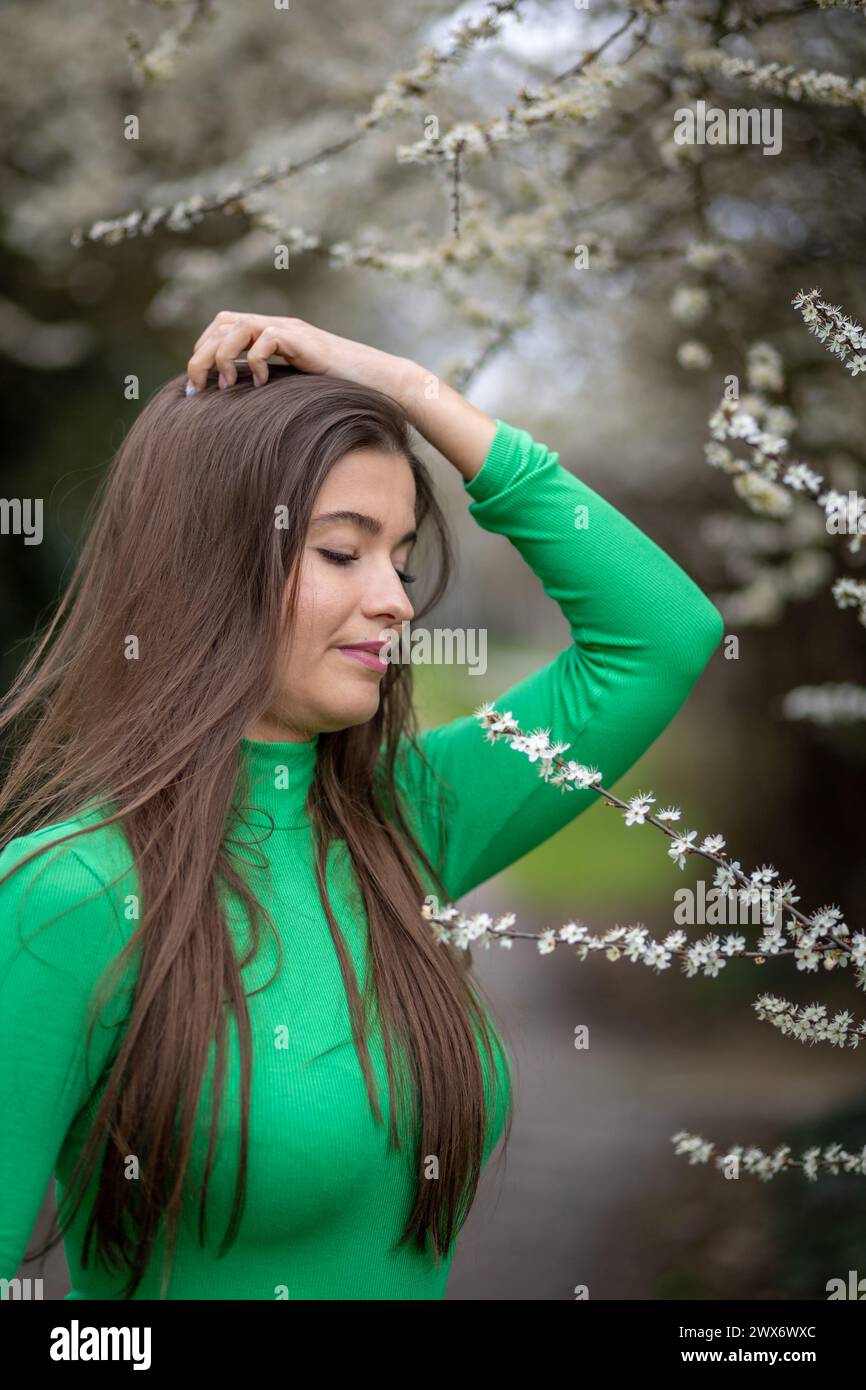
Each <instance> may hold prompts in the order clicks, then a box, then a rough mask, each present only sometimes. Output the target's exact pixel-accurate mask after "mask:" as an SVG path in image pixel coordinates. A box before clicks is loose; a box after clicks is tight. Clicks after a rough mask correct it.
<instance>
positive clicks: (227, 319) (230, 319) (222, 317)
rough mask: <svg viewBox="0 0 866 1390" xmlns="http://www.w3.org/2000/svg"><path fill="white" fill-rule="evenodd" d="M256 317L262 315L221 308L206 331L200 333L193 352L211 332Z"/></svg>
mask: <svg viewBox="0 0 866 1390" xmlns="http://www.w3.org/2000/svg"><path fill="white" fill-rule="evenodd" d="M256 318H261V315H260V314H243V313H235V312H234V310H233V309H220V311H219V313H218V314H216V315H214V317H213V318H212V319H211V321H210V323H209V324H208V326H207V328H206V329H205V330H204V332H202V333H199V335H198V338H197V339H196V341H195V345H194V346H193V352H198V350H199V348H200V347H201V345H202V343H203V342H204V340H205V338H209V337H210V336H211V334H213V333H215V332H216V331H217V330H221V329H223V328H225V327H227V326H228V327H231V326H233V325H234V324H236V323H240V321H241V319H245V320H246V319H250V320H252V319H256Z"/></svg>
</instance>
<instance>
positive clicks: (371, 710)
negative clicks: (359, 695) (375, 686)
mask: <svg viewBox="0 0 866 1390" xmlns="http://www.w3.org/2000/svg"><path fill="white" fill-rule="evenodd" d="M378 708H379V692H378V690H374V691H371V693H370V694H369V695H368V696H367V697H366V698H365V699H361V700H352V701H350V702H347V703H346V704H345V705H343V706H341V708H340V709H334V708H333V707H332V708H330V709H328V710H323V711H322V713H321V715H320V727H321V728H323V729H328V730H329V731H330V732H331V733H336V732H337V731H338V730H340V729H350V728H352V727H354V725H356V724H366V723H367V720H368V719H372V718H373V715H374V714H375V713H376V711H377V710H378Z"/></svg>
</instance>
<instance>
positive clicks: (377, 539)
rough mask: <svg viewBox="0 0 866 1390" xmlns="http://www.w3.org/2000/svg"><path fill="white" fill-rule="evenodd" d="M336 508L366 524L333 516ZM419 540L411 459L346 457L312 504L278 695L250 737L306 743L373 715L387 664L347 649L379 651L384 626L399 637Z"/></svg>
mask: <svg viewBox="0 0 866 1390" xmlns="http://www.w3.org/2000/svg"><path fill="white" fill-rule="evenodd" d="M340 512H350V513H355V514H360V517H361V518H365V520H361V519H352V518H351V517H339V516H335V515H333V514H334V513H340ZM414 539H415V479H414V477H413V476H412V470H411V468H410V467H409V463H408V461H407V460H406V459H405V457H404V456H403V455H394V454H387V453H384V452H381V451H379V450H378V449H374V448H365V449H354V450H352V451H351V452H350V453H348V454H344V456H343V457H342V458H341V459H340V460H339V462H338V463H337V464H335V465H334V467H333V468H332V469H331V471H330V473H329V474H328V476H327V478H326V479H325V481H324V483H323V484H322V486H321V488H320V489H319V493H318V495H317V497H316V500H315V503H314V505H313V513H312V517H311V520H310V525H309V528H308V531H307V536H306V540H305V543H304V547H303V549H302V551H301V555H300V559H299V564H300V571H301V573H300V587H299V592H298V600H297V607H296V610H295V619H294V624H293V629H292V632H291V636H290V641H289V645H288V650H287V651H286V653H285V655H284V657H283V659H282V665H281V672H280V693H279V697H278V701H277V703H276V704H275V705H274V707H273V708H272V709H271V711H270V712H269V716H268V717H266V718H265V719H264V720H258V721H255V725H254V728H253V730H252V732H250V731H248V736H249V737H251V738H272V739H276V738H281V739H293V738H301V739H307V738H310V737H311V736H312V735H313V734H315V733H318V732H320V731H328V732H333V731H334V730H337V729H345V728H348V727H349V726H351V725H354V724H363V723H364V722H365V721H366V720H368V719H370V718H372V716H373V715H374V714H375V713H376V710H377V708H378V705H379V687H380V685H381V682H382V677H383V674H384V672H385V671H386V670H387V665H386V664H385V663H380V664H381V670H377V669H375V668H374V666H373V665H372V664H367V663H365V661H363V660H359V659H358V657H356V656H352V655H350V654H349V653H348V652H346V651H345V650H342V648H345V647H346V646H347V645H350V644H352V643H358V642H368V643H369V642H375V643H376V645H377V647H378V648H380V649H381V648H382V647H383V646H384V644H385V642H386V640H387V638H388V636H389V632H388V631H387V630H393V629H396V631H397V633H398V634H399V633H400V631H401V628H400V624H401V623H402V622H404V621H407V620H410V619H411V618H412V617H414V613H415V610H414V608H413V607H412V604H411V603H410V601H409V594H408V592H407V586H406V585H404V582H403V580H401V578H400V574H401V572H404V573H408V572H409V569H410V566H409V556H410V553H411V550H412V543H413V541H414ZM376 656H377V653H373V654H372V660H373V661H374V662H375V661H376Z"/></svg>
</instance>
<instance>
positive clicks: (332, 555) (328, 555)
mask: <svg viewBox="0 0 866 1390" xmlns="http://www.w3.org/2000/svg"><path fill="white" fill-rule="evenodd" d="M317 549H318V551H319V554H320V555H324V557H325V559H326V560H329V561H330V563H331V564H332V565H351V564H352V563H353V562H354V561H355V560H357V559H358V558H359V557H358V556H357V555H346V554H345V553H344V552H343V551H342V550H322V549H321V547H317ZM394 572H395V574H398V575H399V576H400V579H401V580H402V581H403V583H404V584H414V583H415V579H416V576H415V575H414V574H407V573H406V572H405V570H403V571H401V570H395V571H394Z"/></svg>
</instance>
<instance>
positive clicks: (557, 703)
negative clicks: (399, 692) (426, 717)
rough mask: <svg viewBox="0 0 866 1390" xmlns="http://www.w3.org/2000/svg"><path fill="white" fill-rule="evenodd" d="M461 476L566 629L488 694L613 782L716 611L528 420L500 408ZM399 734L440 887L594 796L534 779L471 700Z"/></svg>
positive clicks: (414, 815)
mask: <svg viewBox="0 0 866 1390" xmlns="http://www.w3.org/2000/svg"><path fill="white" fill-rule="evenodd" d="M464 486H465V489H466V492H467V493H468V494H469V496H470V497H471V498H472V501H471V503H470V506H469V511H470V514H471V515H472V516H473V517H474V518H475V520H476V521H477V522H478V524H479V526H482V527H483V528H484V529H485V530H487V531H494V532H498V533H499V534H501V535H503V536H506V537H507V538H508V540H510V541H511V543H512V545H514V546H515V547H516V549H517V550H518V551H519V552H520V554H521V555H522V556H523V558H524V560H525V561H526V563H527V564H528V565H529V567H530V568H531V569H532V571H533V572H534V573H535V574H536V575H537V577H538V579H540V581H541V583H542V584H543V586H544V589H545V591H546V593H547V594H548V595H549V596H550V598H552V599H554V600H555V601H556V602H557V603H558V604H559V606H560V608H561V610H562V612H563V614H564V616H565V618H566V619H567V621H568V624H569V627H570V630H571V635H572V639H573V640H572V642H571V643H570V645H569V646H568V647H566V648H565V650H564V651H562V652H560V654H559V656H557V657H556V658H555V659H554V660H553V661H551V662H549V663H548V664H547V665H545V666H543V667H541V669H540V670H538V671H535V672H534V673H533V674H532V675H531V676H529V677H527V678H526V679H525V680H522V681H520V682H519V683H518V684H516V685H514V686H512V687H511V688H510V689H508V690H506V691H504V692H503V693H502V694H501V695H500V696H499V697H498V698H497V699H496V700H495V704H496V706H497V708H499V709H501V710H502V712H503V713H507V712H508V711H511V713H512V714H513V716H514V718H515V719H516V720H517V721H518V723H519V724H520V726H521V728H522V729H523V730H524V732H527V733H531V732H533V731H535V730H536V729H539V728H544V729H547V730H549V732H550V736H551V739H559V740H562V741H564V742H568V743H570V745H571V747H570V749H569V750H568V753H567V754H566V757H567V758H569V759H570V758H574V759H575V760H577V761H579V762H582V763H586V764H589V765H590V766H592V767H594V768H596V769H599V770H600V771H601V772H602V773H603V780H604V785H605V786H608V787H613V785H614V784H615V783H616V782H617V780H618V778H620V777H621V776H622V775H623V773H624V772H626V771H627V770H628V768H630V767H631V766H632V764H633V763H634V762H636V761H637V759H638V758H639V757H640V756H641V755H642V754H643V753H644V752H646V750H647V749H648V748H649V746H650V745H651V744H652V743H653V741H654V740H655V739H656V738H657V737H658V735H659V734H660V733H661V732H662V730H663V729H665V727H666V726H667V725H668V724H669V723H670V721H671V719H672V718H673V716H674V715H675V714H676V713H677V711H678V710H679V708H680V706H681V705H682V704H683V702H684V700H685V699H686V697H687V696H688V694H689V692H690V691H691V689H692V687H693V686H694V684H695V682H696V681H697V680H698V677H699V676H700V674H701V672H702V671H703V670H704V668H705V666H706V665H707V662H708V661H709V659H710V656H711V655H712V653H713V651H714V650H715V648H716V647H717V645H718V643H719V642H720V640H721V637H722V633H723V620H722V616H721V614H720V612H719V611H718V609H717V608H716V607H715V606H714V604H712V603H711V602H710V600H709V599H708V598H707V597H706V595H705V594H704V593H703V592H702V591H701V590H700V589H699V588H698V586H697V585H696V584H695V583H694V581H693V580H692V579H690V578H689V576H688V575H687V574H686V573H685V572H684V571H683V570H682V569H681V568H680V566H679V565H678V564H676V562H675V561H674V560H672V559H671V558H670V556H669V555H667V554H666V553H665V552H664V551H663V550H662V549H661V548H660V547H659V546H658V545H656V544H655V542H654V541H652V540H650V539H649V537H648V536H646V535H644V533H643V532H642V531H640V530H639V529H638V527H637V526H635V525H634V524H633V523H632V522H631V521H629V520H628V519H627V518H626V517H625V516H624V515H623V514H622V513H621V512H619V511H617V509H616V508H615V507H614V506H612V505H611V503H610V502H607V501H606V500H605V499H604V498H603V497H601V496H599V494H598V493H597V492H595V491H593V489H592V488H590V487H588V486H587V485H586V483H583V482H581V481H580V480H579V479H578V478H576V477H575V476H574V475H573V474H572V473H570V472H568V470H567V469H565V468H563V467H562V466H561V465H560V463H559V455H558V454H556V453H552V452H550V451H549V450H548V449H547V448H546V446H545V445H544V444H541V443H537V442H536V441H534V440H533V439H532V438H531V437H530V435H529V434H528V433H527V432H526V431H525V430H523V429H517V428H514V427H512V426H511V425H508V424H506V423H505V422H504V421H503V420H500V419H497V420H496V432H495V436H494V438H493V442H492V444H491V446H490V450H489V452H488V454H487V456H486V458H485V459H484V462H483V466H482V467H481V469H480V471H478V472H477V473H476V474H475V475H474V476H473V477H472V478H471V479H469V480H468V481H465V482H464ZM404 745H405V746H404V747H403V749H402V770H401V771H400V786H401V789H402V791H403V795H404V805H405V806H406V809H407V812H408V813H409V815H410V817H411V819H412V821H413V826H414V828H415V829H416V830H417V832H418V834H419V835H420V838H421V842H422V843H423V845H424V848H425V850H426V851H427V853H428V855H430V857H431V859H432V860H433V862H434V863H438V864H439V865H441V873H442V879H443V883H444V885H445V887H446V888H447V890H448V893H449V896H450V898H451V899H452V900H453V899H457V898H459V897H460V896H461V895H462V894H464V893H466V892H468V891H469V890H470V889H472V888H474V887H475V886H476V885H477V884H479V883H482V882H484V881H485V880H487V879H489V878H491V877H492V876H493V875H494V874H496V873H498V872H499V871H500V870H502V869H504V868H505V867H506V866H507V865H509V864H512V863H514V861H515V860H517V859H520V858H521V857H522V856H523V855H524V854H527V853H528V852H529V851H530V850H532V849H534V848H535V847H536V846H537V845H539V844H541V843H542V842H543V841H544V840H547V839H548V838H549V837H550V836H551V835H554V834H555V833H556V832H557V831H558V830H560V829H561V828H562V827H563V826H564V825H566V824H568V822H569V821H571V820H573V819H574V818H575V817H576V816H578V815H580V814H581V812H582V811H584V810H586V809H587V807H588V806H590V805H592V804H593V802H594V801H595V800H597V793H595V792H593V791H567V792H561V791H560V790H558V789H557V788H554V787H551V786H549V785H546V784H545V783H544V782H542V781H541V780H540V778H539V776H538V765H537V764H532V763H530V762H529V761H528V760H527V758H526V757H524V756H522V755H520V754H518V753H516V752H513V751H512V750H511V749H509V747H508V745H507V742H506V741H505V740H500V741H497V742H496V743H490V742H488V741H486V740H485V738H484V734H483V731H482V729H481V727H480V725H479V723H478V721H477V720H476V719H475V718H474V717H473V716H472V715H471V714H469V715H465V716H463V717H461V718H459V719H455V720H453V721H452V722H451V723H448V724H443V725H440V726H438V727H437V728H433V729H428V730H426V731H425V732H424V733H422V734H421V735H420V736H419V739H418V748H417V749H416V748H414V747H412V746H411V745H409V744H408V743H406V742H405V741H404ZM418 749H420V752H421V754H423V757H421V756H419V752H418ZM425 760H426V763H427V764H429V766H426V765H425ZM437 779H441V782H439V781H437ZM440 786H441V789H442V793H443V796H444V803H443V805H444V808H445V809H444V815H443V816H441V817H440V815H439V814H438V812H437V798H438V794H439V791H438V788H439V787H440Z"/></svg>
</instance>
